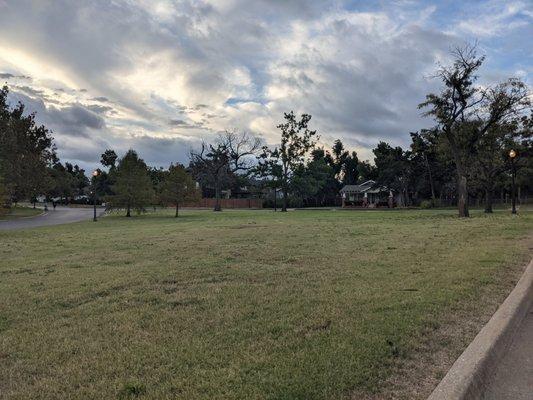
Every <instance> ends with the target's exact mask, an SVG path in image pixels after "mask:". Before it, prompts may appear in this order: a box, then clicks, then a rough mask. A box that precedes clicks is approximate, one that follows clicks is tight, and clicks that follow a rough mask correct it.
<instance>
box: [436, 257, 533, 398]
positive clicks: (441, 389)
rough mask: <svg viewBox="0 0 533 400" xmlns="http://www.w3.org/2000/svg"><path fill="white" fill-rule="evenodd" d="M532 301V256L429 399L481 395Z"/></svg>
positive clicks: (475, 396) (479, 396)
mask: <svg viewBox="0 0 533 400" xmlns="http://www.w3.org/2000/svg"><path fill="white" fill-rule="evenodd" d="M532 305H533V259H532V260H531V261H530V262H529V265H528V266H527V267H526V270H525V271H524V274H523V275H522V277H521V278H520V280H519V281H518V283H517V285H516V286H515V288H514V289H513V291H512V292H511V294H509V296H508V297H507V298H506V299H505V301H504V302H503V303H502V305H501V306H500V307H499V308H498V310H497V311H496V312H495V313H494V315H493V316H492V318H491V319H490V320H489V322H487V324H486V325H485V326H484V327H483V329H481V331H480V332H479V333H478V335H477V336H476V337H475V338H474V340H473V341H472V343H470V345H469V346H468V347H467V348H466V350H465V351H464V352H463V354H461V355H460V356H459V358H458V359H457V360H456V361H455V363H454V364H453V365H452V367H451V368H450V370H449V371H448V373H447V374H446V376H445V377H444V379H443V380H442V381H441V382H440V383H439V385H438V386H437V387H436V388H435V390H434V391H433V393H431V395H430V396H429V398H428V400H467V399H468V400H470V399H481V398H482V396H483V393H484V390H485V388H486V386H487V384H488V383H489V380H490V377H491V375H492V373H493V372H494V370H495V367H496V366H497V365H498V362H499V361H500V360H501V359H502V357H503V355H504V354H505V352H506V350H507V349H508V347H509V345H510V344H511V342H512V339H513V336H514V334H515V332H516V330H517V328H518V326H519V325H520V323H521V322H522V320H523V319H524V317H525V316H526V315H527V312H528V310H529V308H530V307H531V306H532Z"/></svg>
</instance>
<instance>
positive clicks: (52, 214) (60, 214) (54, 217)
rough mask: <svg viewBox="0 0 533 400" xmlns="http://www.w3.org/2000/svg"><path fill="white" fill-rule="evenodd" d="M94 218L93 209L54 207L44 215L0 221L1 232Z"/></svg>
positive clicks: (101, 211) (100, 212)
mask: <svg viewBox="0 0 533 400" xmlns="http://www.w3.org/2000/svg"><path fill="white" fill-rule="evenodd" d="M103 211H104V210H103V209H98V210H97V212H98V214H102V213H103ZM92 218H93V209H92V208H70V207H60V206H57V207H56V209H55V210H54V209H53V208H52V207H50V208H49V209H48V212H47V213H46V214H44V215H39V216H36V217H29V218H18V219H13V220H8V221H0V231H1V230H11V229H27V228H36V227H38V226H49V225H61V224H69V223H71V222H79V221H84V220H90V219H92Z"/></svg>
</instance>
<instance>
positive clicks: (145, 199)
mask: <svg viewBox="0 0 533 400" xmlns="http://www.w3.org/2000/svg"><path fill="white" fill-rule="evenodd" d="M115 177H116V183H115V185H114V187H113V191H114V192H115V194H114V195H112V196H110V200H111V203H112V204H113V206H123V207H126V217H131V209H132V208H134V209H137V210H142V209H143V208H144V207H145V206H146V205H147V204H149V203H150V202H151V201H152V200H153V198H154V191H153V188H152V181H151V180H150V177H149V176H148V168H147V166H146V164H145V162H144V161H143V160H142V159H140V158H139V156H138V155H137V153H136V152H135V151H134V150H128V152H127V153H126V154H125V155H124V157H122V159H121V160H120V161H119V163H118V166H117V167H116V172H115Z"/></svg>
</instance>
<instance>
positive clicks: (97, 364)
mask: <svg viewBox="0 0 533 400" xmlns="http://www.w3.org/2000/svg"><path fill="white" fill-rule="evenodd" d="M473 214H474V216H473V217H472V218H470V219H463V220H460V219H458V218H456V217H455V211H451V210H443V211H435V210H427V211H381V212H380V211H368V212H360V211H359V212H358V211H294V212H289V213H285V214H282V213H273V212H271V211H225V212H222V213H213V212H209V211H184V212H182V213H181V216H180V218H178V219H174V218H172V217H170V215H171V211H169V212H168V214H165V213H157V214H148V215H145V216H140V217H133V218H131V219H126V218H124V217H119V216H110V217H106V218H102V219H100V221H99V222H98V223H93V222H84V223H77V224H70V225H64V226H56V227H49V228H37V229H34V230H32V231H12V232H0V255H1V257H0V364H1V368H0V398H2V399H28V398H32V399H57V398H69V399H104V398H105V399H107V398H139V399H187V400H189V399H191V400H194V399H279V400H281V399H287V400H289V399H348V398H353V399H359V398H381V397H387V396H391V393H394V395H393V397H402V396H404V397H405V398H425V396H427V394H428V392H427V391H428V390H430V389H431V386H432V385H433V384H435V383H436V382H437V380H438V378H439V377H441V376H442V373H443V371H445V370H446V367H447V366H449V365H448V364H446V363H450V362H451V361H452V360H453V357H456V356H457V355H458V354H459V353H460V351H461V349H462V347H464V345H466V343H468V341H469V340H471V339H472V337H473V335H475V331H476V330H477V329H479V326H480V324H481V323H482V322H483V318H488V316H489V315H490V313H491V312H493V311H494V308H495V307H496V306H497V303H498V302H501V301H502V300H503V298H504V297H505V295H506V293H508V292H509V290H510V289H511V287H512V285H513V282H515V281H516V279H517V277H518V276H519V275H520V271H521V269H522V268H523V266H524V265H525V263H526V260H527V259H528V257H529V256H530V255H531V249H532V248H533V247H532V241H531V240H530V238H531V233H532V228H533V212H531V211H529V212H528V211H526V212H523V213H522V214H521V215H520V216H519V217H512V216H511V215H509V214H508V213H507V212H505V213H504V212H497V213H495V214H494V215H490V216H485V215H483V214H481V213H480V212H474V213H473ZM480 316H481V317H480ZM472 321H474V322H475V323H472ZM469 322H470V325H469V326H470V327H471V328H470V329H469V330H467V331H466V333H465V331H464V330H462V329H460V327H461V326H463V325H464V324H466V325H468V323H469ZM455 327H457V329H455ZM443 353H444V354H445V356H446V357H444V359H445V360H446V362H445V363H442V365H440V361H436V360H437V357H438V359H439V360H442V359H443V357H442V354H443ZM420 374H422V375H420ZM419 381H424V382H429V383H427V384H426V385H422V387H418V386H417V384H416V382H419ZM406 382H407V384H405V383H406ZM411 383H412V384H411Z"/></svg>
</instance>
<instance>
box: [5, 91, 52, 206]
mask: <svg viewBox="0 0 533 400" xmlns="http://www.w3.org/2000/svg"><path fill="white" fill-rule="evenodd" d="M8 93H9V90H8V88H7V86H4V87H3V88H2V89H1V90H0V149H1V150H0V164H1V168H0V169H1V170H2V171H3V172H2V173H3V179H4V190H5V192H6V194H7V197H8V202H9V203H11V202H13V201H14V202H17V201H18V200H20V199H23V198H27V197H35V196H37V195H39V194H45V193H46V192H47V191H48V186H49V184H50V180H49V179H48V178H49V177H48V170H47V167H49V166H51V165H52V164H53V163H54V162H55V161H56V159H57V158H56V155H55V147H54V145H53V139H52V136H51V134H50V131H49V130H48V129H46V127H44V126H38V125H37V124H36V122H35V115H34V114H29V115H24V110H25V108H24V105H23V104H22V103H19V104H18V105H17V106H15V107H14V108H12V109H10V108H9V107H8V105H7V95H8Z"/></svg>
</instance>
